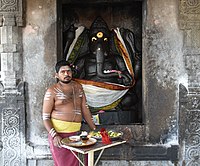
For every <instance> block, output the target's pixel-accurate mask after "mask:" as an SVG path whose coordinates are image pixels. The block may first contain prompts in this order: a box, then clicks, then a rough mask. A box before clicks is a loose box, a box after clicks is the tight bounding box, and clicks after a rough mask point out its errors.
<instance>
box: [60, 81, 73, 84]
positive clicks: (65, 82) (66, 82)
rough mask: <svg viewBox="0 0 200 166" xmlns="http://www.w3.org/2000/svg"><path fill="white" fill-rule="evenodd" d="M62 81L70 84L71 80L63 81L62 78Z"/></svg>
mask: <svg viewBox="0 0 200 166" xmlns="http://www.w3.org/2000/svg"><path fill="white" fill-rule="evenodd" d="M60 82H62V83H64V84H68V83H70V82H71V80H67V81H63V80H60Z"/></svg>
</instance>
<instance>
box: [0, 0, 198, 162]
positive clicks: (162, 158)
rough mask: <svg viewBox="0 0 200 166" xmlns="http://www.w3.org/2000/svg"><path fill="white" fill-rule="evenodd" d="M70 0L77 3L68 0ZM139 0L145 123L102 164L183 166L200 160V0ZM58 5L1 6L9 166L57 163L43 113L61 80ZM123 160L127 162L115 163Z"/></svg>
mask: <svg viewBox="0 0 200 166" xmlns="http://www.w3.org/2000/svg"><path fill="white" fill-rule="evenodd" d="M108 1H109V0H108ZM22 2H23V3H22ZM59 2H61V1H59ZM68 2H71V1H67V0H65V1H63V3H68ZM73 2H78V1H73ZM93 2H94V1H90V0H89V1H87V3H93ZM97 2H98V3H99V2H101V1H97ZM113 2H114V1H113ZM140 2H142V3H143V11H142V12H143V20H142V22H143V27H142V55H143V115H144V121H143V124H139V125H133V126H128V127H130V128H131V130H132V133H133V135H134V138H133V140H132V141H131V142H130V143H129V144H127V145H126V146H123V147H120V148H119V149H117V150H115V151H112V150H109V151H108V152H107V153H106V152H105V155H104V156H103V157H102V159H103V160H101V161H100V163H99V165H111V164H112V165H113V164H115V165H124V166H126V165H127V166H128V165H138V166H139V165H172V162H171V161H173V162H175V163H178V164H179V165H193V164H198V163H199V151H200V146H199V138H200V136H199V118H198V117H199V109H200V108H199V107H200V104H199V100H200V90H199V89H200V83H199V82H200V75H199V73H200V67H199V62H200V58H199V56H200V50H199V48H200V37H199V34H200V33H199V29H200V26H199V25H200V19H199V18H200V16H199V15H200V12H199V11H200V8H199V6H200V2H199V1H197V0H196V1H192V0H168V1H166V0H144V1H140ZM60 5H61V4H60V3H59V4H57V1H55V0H47V1H42V0H35V1H28V0H27V1H22V0H18V1H15V2H14V3H11V2H10V3H8V2H4V1H2V3H1V6H0V19H1V21H0V22H1V23H0V26H1V28H0V29H1V41H0V53H1V65H0V67H1V70H0V71H1V72H0V118H1V119H0V163H3V165H10V166H12V165H20V166H22V165H29V166H43V165H53V162H52V160H51V154H50V151H49V147H48V142H47V132H46V130H45V128H44V126H43V123H42V119H41V113H42V100H43V95H44V92H45V90H46V88H47V87H48V86H49V85H50V84H52V83H53V82H55V79H54V68H53V67H54V65H55V62H56V60H57V57H59V56H60V55H57V52H59V50H58V47H57V42H58V41H57V40H60V38H58V36H57V27H59V26H57V23H59V24H60V21H61V20H60V18H59V17H57V16H58V15H57V12H59V11H57V9H58V10H60V9H61V8H60ZM22 13H23V14H22ZM117 127H118V128H122V127H123V126H117ZM16 147H17V148H16ZM127 149H128V151H126V150H127ZM122 153H123V155H122ZM124 153H125V154H126V155H124ZM109 154H111V157H110V156H109ZM113 154H114V157H113V156H112V155H113ZM117 157H120V159H121V160H120V161H117V160H116V158H117ZM113 158H114V160H113ZM135 160H144V161H135ZM147 160H152V161H147ZM170 160H171V161H170ZM177 160H178V161H177Z"/></svg>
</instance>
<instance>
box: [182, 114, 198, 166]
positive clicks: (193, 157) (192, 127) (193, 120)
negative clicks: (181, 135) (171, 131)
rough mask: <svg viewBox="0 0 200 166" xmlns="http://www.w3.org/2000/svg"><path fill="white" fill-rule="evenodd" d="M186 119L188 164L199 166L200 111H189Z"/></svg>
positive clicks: (186, 155)
mask: <svg viewBox="0 0 200 166" xmlns="http://www.w3.org/2000/svg"><path fill="white" fill-rule="evenodd" d="M186 119H187V122H186V124H187V125H186V147H185V152H186V154H185V157H186V164H187V165H188V166H189V165H198V163H199V162H200V158H199V156H200V134H199V133H200V111H189V112H188V113H187V117H186Z"/></svg>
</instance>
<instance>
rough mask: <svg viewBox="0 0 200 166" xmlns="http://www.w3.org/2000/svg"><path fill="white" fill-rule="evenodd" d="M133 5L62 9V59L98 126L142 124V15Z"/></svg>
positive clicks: (65, 7)
mask: <svg viewBox="0 0 200 166" xmlns="http://www.w3.org/2000/svg"><path fill="white" fill-rule="evenodd" d="M136 4H137V6H135V5H134V3H132V4H131V5H130V4H128V3H120V4H117V3H116V4H112V5H111V4H109V5H105V4H98V5H96V6H95V5H94V4H93V5H91V4H90V5H88V6H86V4H84V5H85V6H84V9H83V8H82V6H81V5H80V6H79V5H77V4H74V5H73V4H68V5H66V6H64V5H63V8H62V15H63V17H62V20H63V21H62V27H63V31H62V32H63V33H62V54H63V57H62V58H63V59H66V60H67V61H69V62H70V63H71V64H72V67H73V68H74V74H73V76H74V79H75V80H77V81H78V82H80V83H81V84H82V85H83V88H84V90H85V93H86V97H87V101H88V105H89V107H90V110H91V112H92V114H93V116H94V118H95V120H96V123H97V124H103V125H104V124H106V125H109V124H133V123H138V122H139V123H140V122H142V77H141V75H142V72H141V71H142V53H141V51H139V50H140V49H141V29H140V28H141V18H142V17H141V13H142V12H141V3H138V2H137V3H136ZM82 5H83V4H82ZM120 5H124V8H120ZM103 9H104V10H103ZM130 11H135V12H130ZM136 11H137V12H136ZM136 13H137V14H136ZM138 13H140V14H138ZM124 18H125V20H124V23H123V24H124V25H121V21H120V19H124ZM110 20H112V22H110ZM138 20H139V21H138ZM118 23H119V25H118ZM136 25H137V26H136ZM138 29H140V30H138ZM135 33H136V34H135ZM135 36H137V38H136V37H135Z"/></svg>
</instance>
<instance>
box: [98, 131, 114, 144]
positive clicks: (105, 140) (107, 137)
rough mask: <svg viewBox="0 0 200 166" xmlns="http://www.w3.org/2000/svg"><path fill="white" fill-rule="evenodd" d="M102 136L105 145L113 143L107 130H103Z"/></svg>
mask: <svg viewBox="0 0 200 166" xmlns="http://www.w3.org/2000/svg"><path fill="white" fill-rule="evenodd" d="M100 134H101V137H102V143H103V144H111V143H112V141H111V139H110V137H109V135H108V133H107V131H106V129H105V128H101V130H100Z"/></svg>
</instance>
